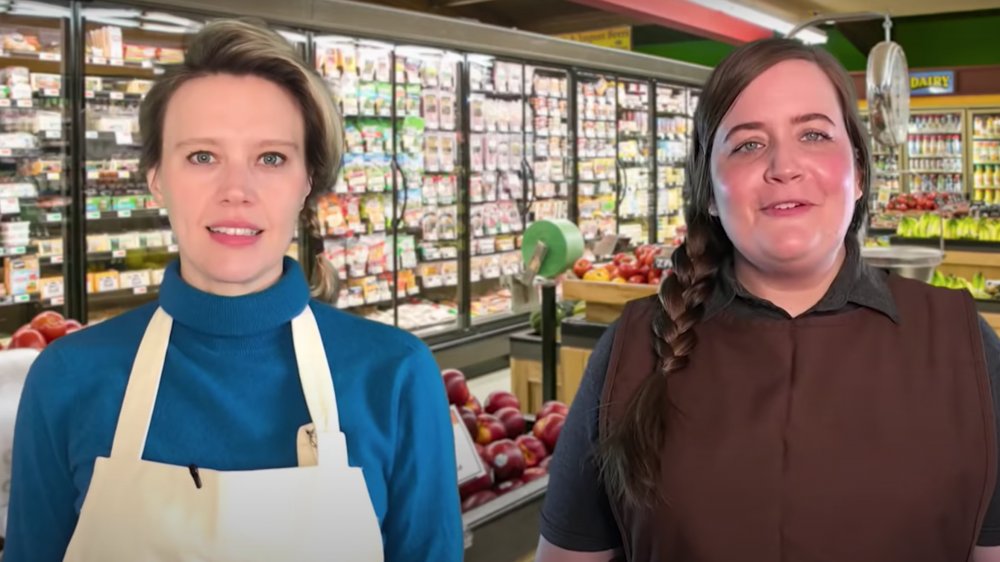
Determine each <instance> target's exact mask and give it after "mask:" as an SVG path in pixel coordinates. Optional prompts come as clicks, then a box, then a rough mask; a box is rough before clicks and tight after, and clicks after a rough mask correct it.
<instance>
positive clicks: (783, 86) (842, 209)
mask: <svg viewBox="0 0 1000 562" xmlns="http://www.w3.org/2000/svg"><path fill="white" fill-rule="evenodd" d="M711 172H712V183H713V200H714V207H715V209H714V212H716V213H717V214H718V216H719V219H720V221H721V223H722V226H723V228H724V229H725V231H726V234H727V235H728V237H729V239H730V240H732V242H733V246H734V247H735V248H736V250H737V251H738V252H739V253H740V254H741V255H742V257H743V258H744V259H746V260H747V261H749V262H750V264H752V265H753V266H754V267H755V268H757V269H760V270H763V271H768V272H771V273H783V274H789V275H810V274H813V273H815V272H816V271H817V270H820V269H822V268H823V267H829V265H830V264H831V263H832V262H833V260H834V259H835V257H836V255H837V253H838V252H839V251H840V249H841V247H842V246H843V242H844V237H845V235H846V233H847V229H848V227H849V225H850V223H851V217H852V215H853V213H854V205H855V203H856V201H857V200H858V199H859V198H860V197H861V194H862V191H861V185H860V175H859V173H858V170H857V163H856V161H855V158H854V147H853V146H852V144H851V139H850V137H849V136H848V133H847V128H846V125H845V121H844V115H843V111H842V110H841V107H840V103H839V102H838V99H837V93H836V90H835V88H834V86H833V84H832V83H831V82H830V79H829V78H828V77H827V76H826V74H825V73H824V72H823V71H822V70H821V69H820V68H819V67H818V66H817V65H815V64H813V63H811V62H808V61H802V60H789V61H784V62H780V63H778V64H775V65H774V66H772V67H771V68H769V69H768V70H766V71H765V72H763V73H762V74H761V75H760V76H758V77H757V78H756V79H754V80H753V82H751V83H750V85H749V86H747V87H746V89H744V90H743V92H742V93H741V94H740V95H739V96H738V97H737V99H736V101H735V103H733V105H732V107H731V108H730V109H729V112H728V113H727V114H726V116H725V117H724V118H723V120H722V123H721V125H720V126H719V129H718V131H717V132H716V135H715V139H714V147H713V149H712V154H711Z"/></svg>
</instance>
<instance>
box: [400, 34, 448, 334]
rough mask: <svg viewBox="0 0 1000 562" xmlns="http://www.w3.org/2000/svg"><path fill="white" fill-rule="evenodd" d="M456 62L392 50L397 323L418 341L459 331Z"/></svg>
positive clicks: (437, 54)
mask: <svg viewBox="0 0 1000 562" xmlns="http://www.w3.org/2000/svg"><path fill="white" fill-rule="evenodd" d="M461 61H462V58H461V56H460V55H458V54H456V53H451V52H445V51H440V50H436V49H429V48H425V47H411V46H401V47H397V48H396V62H395V67H396V85H395V88H396V95H395V103H396V118H397V119H396V123H397V127H396V162H397V163H398V168H397V169H398V174H397V181H396V187H397V197H396V216H397V217H398V219H397V221H396V225H397V226H396V228H395V232H396V256H397V264H398V267H397V269H398V284H397V297H398V299H399V300H398V305H397V310H398V324H399V327H401V328H403V329H406V330H410V331H413V332H414V333H416V334H417V335H419V336H421V337H426V336H430V335H433V334H436V333H440V332H444V331H448V330H453V329H456V328H458V327H459V316H458V308H459V307H458V283H459V276H458V271H459V268H458V260H459V257H460V252H459V241H458V227H457V224H458V196H459V192H458V185H459V181H458V172H459V162H460V156H461V150H460V142H461V140H460V135H459V132H458V131H459V130H460V129H461V123H462V121H461V119H460V113H459V110H458V108H459V103H458V101H459V98H458V82H459V76H460V69H461V66H460V65H461Z"/></svg>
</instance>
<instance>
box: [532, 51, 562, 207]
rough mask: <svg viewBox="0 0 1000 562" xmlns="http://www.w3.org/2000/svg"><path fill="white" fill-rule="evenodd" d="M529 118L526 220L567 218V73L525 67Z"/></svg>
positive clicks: (558, 70)
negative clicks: (527, 211) (528, 86)
mask: <svg viewBox="0 0 1000 562" xmlns="http://www.w3.org/2000/svg"><path fill="white" fill-rule="evenodd" d="M525 75H526V83H527V84H529V85H530V89H529V92H528V106H529V111H530V114H529V117H530V118H529V119H527V120H526V121H525V127H526V136H527V138H526V143H525V152H526V154H527V157H528V162H529V164H530V167H529V170H528V172H529V173H528V190H527V191H528V209H529V214H528V218H527V219H528V220H527V221H526V223H527V224H531V223H532V222H534V221H536V220H546V219H567V218H569V195H570V183H571V180H572V166H573V159H572V146H571V144H570V143H571V142H572V137H571V133H572V129H571V127H570V117H571V116H570V112H569V81H570V76H569V73H568V72H567V71H565V70H560V69H555V68H546V67H542V66H531V65H527V66H525Z"/></svg>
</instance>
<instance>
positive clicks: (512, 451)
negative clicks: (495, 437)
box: [486, 439, 524, 482]
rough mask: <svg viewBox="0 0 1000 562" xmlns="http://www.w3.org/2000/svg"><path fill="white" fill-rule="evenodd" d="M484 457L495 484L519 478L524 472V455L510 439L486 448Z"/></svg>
mask: <svg viewBox="0 0 1000 562" xmlns="http://www.w3.org/2000/svg"><path fill="white" fill-rule="evenodd" d="M486 456H487V457H489V459H490V465H491V466H492V467H493V476H494V478H495V479H496V481H497V482H503V481H505V480H514V479H516V478H520V477H521V474H522V473H523V472H524V455H522V454H521V448H520V447H518V446H517V443H514V442H513V441H511V440H510V439H501V440H499V441H495V442H493V443H490V444H489V445H488V446H487V447H486Z"/></svg>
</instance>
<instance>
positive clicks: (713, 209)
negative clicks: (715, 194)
mask: <svg viewBox="0 0 1000 562" xmlns="http://www.w3.org/2000/svg"><path fill="white" fill-rule="evenodd" d="M708 214H710V215H712V216H713V217H717V216H719V208H718V207H716V206H715V201H712V202H710V203H709V204H708Z"/></svg>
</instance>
